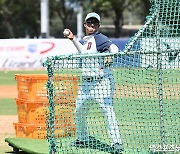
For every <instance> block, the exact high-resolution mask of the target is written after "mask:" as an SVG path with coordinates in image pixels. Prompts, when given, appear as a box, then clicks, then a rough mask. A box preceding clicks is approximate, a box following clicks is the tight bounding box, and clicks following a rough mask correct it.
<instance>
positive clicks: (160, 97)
mask: <svg viewBox="0 0 180 154" xmlns="http://www.w3.org/2000/svg"><path fill="white" fill-rule="evenodd" d="M159 9H160V8H159V7H158V0H157V1H156V10H157V11H158V10H159ZM155 33H156V48H157V51H158V52H157V71H158V100H159V112H160V136H161V148H162V150H163V149H164V148H163V147H164V145H165V126H164V108H163V106H164V102H163V80H162V79H163V78H162V73H163V72H162V51H161V48H160V43H161V41H160V22H159V12H158V13H157V16H156V27H155Z"/></svg>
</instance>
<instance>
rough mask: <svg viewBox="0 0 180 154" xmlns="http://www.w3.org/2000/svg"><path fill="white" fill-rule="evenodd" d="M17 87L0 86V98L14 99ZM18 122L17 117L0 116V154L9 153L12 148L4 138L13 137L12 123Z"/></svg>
mask: <svg viewBox="0 0 180 154" xmlns="http://www.w3.org/2000/svg"><path fill="white" fill-rule="evenodd" d="M16 97H17V86H0V98H16ZM16 122H18V116H17V115H0V149H1V150H0V153H5V152H11V151H12V148H11V147H9V146H8V144H7V143H6V142H5V138H8V137H15V129H14V126H13V123H16Z"/></svg>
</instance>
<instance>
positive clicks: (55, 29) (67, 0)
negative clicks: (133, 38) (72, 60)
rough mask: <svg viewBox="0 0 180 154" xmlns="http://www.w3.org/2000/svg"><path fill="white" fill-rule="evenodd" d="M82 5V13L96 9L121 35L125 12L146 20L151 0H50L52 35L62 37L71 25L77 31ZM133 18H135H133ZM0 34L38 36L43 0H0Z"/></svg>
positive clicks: (21, 36) (140, 21)
mask: <svg viewBox="0 0 180 154" xmlns="http://www.w3.org/2000/svg"><path fill="white" fill-rule="evenodd" d="M79 5H81V6H82V7H83V10H84V11H83V16H84V17H85V15H86V14H87V13H88V12H91V11H94V12H97V13H99V14H100V15H101V17H102V18H103V19H106V18H107V19H109V21H108V22H111V24H113V25H114V27H115V29H114V37H117V38H118V37H120V36H121V29H122V26H123V25H124V24H125V14H126V13H127V12H131V15H132V14H134V15H135V17H136V18H137V19H138V20H139V24H143V23H144V21H145V17H146V15H148V13H149V8H150V1H149V0H86V1H84V0H49V19H50V20H49V22H50V23H49V24H50V35H51V36H52V37H61V35H60V33H62V31H63V29H64V28H66V27H68V28H72V29H73V30H74V31H76V14H77V12H78V6H79ZM132 20H133V19H132ZM0 22H1V24H0V38H1V39H2V38H24V37H30V38H34V37H37V38H38V37H39V36H40V35H41V32H40V24H41V22H40V0H39V1H38V0H17V1H12V0H0ZM102 24H103V23H102Z"/></svg>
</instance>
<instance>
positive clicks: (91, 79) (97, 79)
mask: <svg viewBox="0 0 180 154" xmlns="http://www.w3.org/2000/svg"><path fill="white" fill-rule="evenodd" d="M102 79H103V77H97V76H83V77H82V80H83V81H87V82H92V81H100V80H102Z"/></svg>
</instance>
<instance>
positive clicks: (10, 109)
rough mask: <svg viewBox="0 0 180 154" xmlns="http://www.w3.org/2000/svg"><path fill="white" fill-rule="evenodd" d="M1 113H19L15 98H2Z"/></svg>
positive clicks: (0, 101) (0, 99)
mask: <svg viewBox="0 0 180 154" xmlns="http://www.w3.org/2000/svg"><path fill="white" fill-rule="evenodd" d="M0 115H17V107H16V102H15V99H13V98H0Z"/></svg>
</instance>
